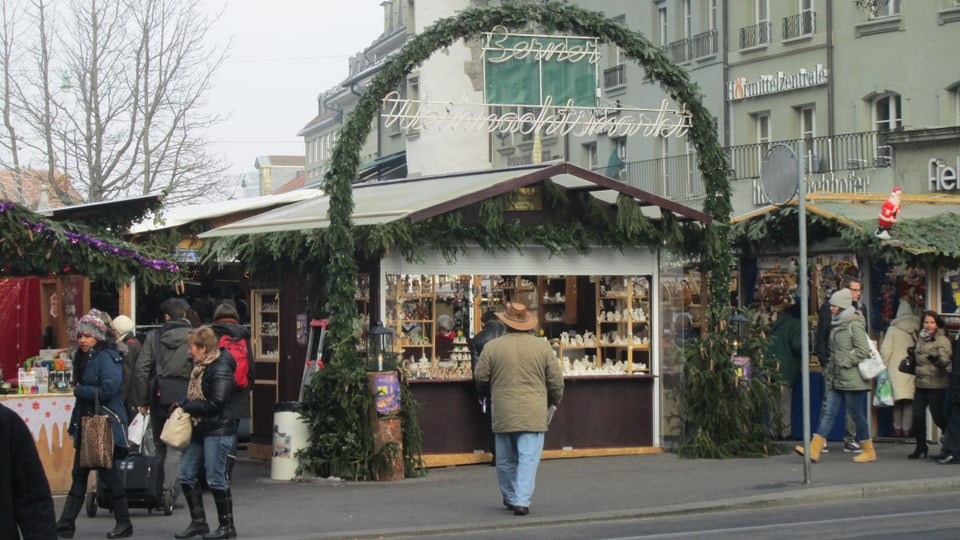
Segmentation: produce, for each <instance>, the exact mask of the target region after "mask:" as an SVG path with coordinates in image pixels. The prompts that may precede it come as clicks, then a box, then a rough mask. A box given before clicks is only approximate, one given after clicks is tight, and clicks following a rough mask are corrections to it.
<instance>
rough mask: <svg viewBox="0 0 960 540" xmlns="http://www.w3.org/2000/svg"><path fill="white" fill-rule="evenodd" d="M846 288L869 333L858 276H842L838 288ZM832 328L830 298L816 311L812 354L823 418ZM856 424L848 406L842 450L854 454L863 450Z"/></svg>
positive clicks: (861, 284) (868, 322)
mask: <svg viewBox="0 0 960 540" xmlns="http://www.w3.org/2000/svg"><path fill="white" fill-rule="evenodd" d="M842 289H846V290H848V291H850V298H851V299H852V301H853V307H854V308H855V309H857V311H859V312H860V313H861V314H862V315H863V319H864V323H865V325H866V328H867V334H868V335H869V333H870V317H869V316H867V307H866V305H865V304H863V303H861V302H860V296H861V295H862V294H863V283H862V282H861V281H860V278H859V277H857V276H855V275H852V274H848V275H846V276H844V278H843V281H842V282H841V284H840V290H842ZM832 328H833V314H832V312H831V310H830V300H829V299H828V300H827V301H826V302H824V303H823V304H821V305H820V308H819V310H818V312H817V330H816V333H815V334H814V345H813V350H814V354H816V355H817V359H819V360H820V369H821V372H822V373H823V383H824V395H823V401H822V404H821V406H820V418H823V415H824V413H826V410H827V399H826V398H827V396H826V392H827V391H829V389H830V384H831V381H830V378H829V377H830V370H829V369H827V365H828V364H829V363H830V330H831V329H832ZM856 431H857V425H856V422H854V420H853V417H852V416H851V415H850V409H849V408H848V409H847V411H846V413H845V421H844V428H843V451H844V452H850V453H854V454H859V453H860V452H862V451H863V449H862V448H861V447H860V443H858V442H857V438H856ZM823 451H824V452H829V450H827V441H826V439H824V441H823Z"/></svg>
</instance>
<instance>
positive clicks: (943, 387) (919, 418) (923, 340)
mask: <svg viewBox="0 0 960 540" xmlns="http://www.w3.org/2000/svg"><path fill="white" fill-rule="evenodd" d="M943 326H944V323H943V318H942V317H940V315H939V314H937V312H935V311H930V310H924V312H923V314H922V315H921V317H920V334H919V335H918V336H917V346H916V349H915V350H914V354H916V357H917V373H916V378H915V379H914V385H915V387H916V390H915V392H914V395H913V435H914V438H915V439H916V440H917V445H916V446H915V447H914V449H913V453H911V454H910V455H908V456H907V457H908V458H909V459H917V458H919V457H920V456H926V455H927V422H926V420H927V408H928V407H929V408H930V416H931V417H933V422H934V423H935V424H936V425H937V426H938V427H939V428H940V429H944V428H945V427H947V417H946V414H944V411H943V399H944V397H945V396H946V392H947V384H948V381H947V366H948V365H950V357H951V352H952V351H951V347H950V340H949V339H948V338H947V334H946V332H945V331H944V328H943ZM946 457H947V455H946V449H942V451H941V453H940V455H938V456H935V459H944V458H946Z"/></svg>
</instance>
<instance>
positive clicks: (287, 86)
mask: <svg viewBox="0 0 960 540" xmlns="http://www.w3.org/2000/svg"><path fill="white" fill-rule="evenodd" d="M203 5H204V8H205V9H207V10H208V14H209V15H210V16H213V15H215V14H216V13H217V12H218V10H220V9H221V8H222V9H223V13H222V15H221V16H220V18H219V20H217V21H216V22H215V23H214V24H213V31H212V32H211V33H210V35H209V38H208V43H209V44H210V45H213V46H219V47H223V46H225V45H226V44H227V43H228V42H230V47H229V49H228V51H227V59H226V61H225V62H224V63H223V65H222V66H221V67H220V71H219V72H218V73H217V75H216V77H215V79H214V80H215V87H214V88H213V90H212V92H211V94H210V100H209V101H210V104H209V108H210V111H211V112H214V113H217V114H220V115H221V116H226V117H227V119H226V120H224V121H223V122H222V123H221V124H219V125H218V126H216V127H214V128H212V129H211V130H210V131H209V134H208V135H209V137H210V139H211V140H212V141H214V151H215V152H216V153H218V154H222V155H223V157H224V158H225V159H226V162H227V164H228V165H229V167H228V170H227V172H228V174H238V173H243V172H248V171H252V170H254V167H253V164H254V161H255V160H256V159H257V157H258V156H264V155H270V154H273V155H303V152H304V149H303V139H302V138H301V137H298V136H297V132H298V131H300V129H301V128H302V127H303V126H304V125H306V124H307V122H309V121H310V120H311V119H313V118H314V117H315V116H316V115H317V96H318V95H319V94H320V93H321V92H323V91H325V90H327V89H329V88H331V87H333V86H335V85H337V84H338V83H340V82H341V81H342V80H344V79H345V78H346V77H347V75H348V71H349V69H348V59H349V58H350V56H352V55H354V54H356V53H358V52H360V51H362V50H363V49H365V48H366V47H367V46H369V45H370V44H371V43H372V42H373V40H374V39H376V38H377V37H379V36H380V34H381V33H382V31H383V8H382V7H380V0H352V1H348V2H343V1H338V0H269V1H264V0H226V1H224V0H203Z"/></svg>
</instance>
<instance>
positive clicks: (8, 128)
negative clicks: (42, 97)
mask: <svg viewBox="0 0 960 540" xmlns="http://www.w3.org/2000/svg"><path fill="white" fill-rule="evenodd" d="M17 11H19V9H18V6H17V5H13V4H11V5H10V6H8V5H7V3H6V2H2V3H0V70H2V71H3V88H0V107H2V114H3V129H4V132H3V136H0V152H2V153H0V166H2V167H3V168H4V169H7V170H9V174H10V177H11V178H12V180H13V185H12V186H10V187H11V188H12V189H10V190H9V191H8V190H7V189H5V188H4V186H3V184H0V194H2V195H3V197H4V198H7V199H12V200H14V201H16V202H18V203H20V204H25V203H26V199H25V197H24V194H23V177H22V176H21V175H20V148H19V143H18V142H17V139H18V138H19V135H18V134H17V126H16V125H15V123H14V118H13V117H14V111H13V109H14V106H15V105H14V101H13V96H14V91H13V87H12V85H13V71H14V70H15V69H16V62H15V58H14V47H13V43H14V42H15V41H17V39H18V35H17V27H16V26H15V25H14V17H13V14H14V13H15V12H17ZM8 154H9V155H8Z"/></svg>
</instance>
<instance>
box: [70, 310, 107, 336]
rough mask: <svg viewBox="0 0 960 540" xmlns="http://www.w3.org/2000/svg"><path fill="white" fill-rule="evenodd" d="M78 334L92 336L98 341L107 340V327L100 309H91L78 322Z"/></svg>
mask: <svg viewBox="0 0 960 540" xmlns="http://www.w3.org/2000/svg"><path fill="white" fill-rule="evenodd" d="M77 333H78V334H90V335H91V336H93V337H94V338H95V339H96V340H97V341H103V340H105V339H107V325H105V324H103V315H102V313H101V312H100V310H99V309H91V310H90V312H89V313H87V314H86V315H84V316H83V318H81V319H80V320H79V321H77Z"/></svg>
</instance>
